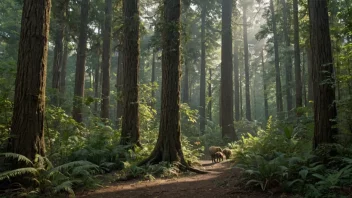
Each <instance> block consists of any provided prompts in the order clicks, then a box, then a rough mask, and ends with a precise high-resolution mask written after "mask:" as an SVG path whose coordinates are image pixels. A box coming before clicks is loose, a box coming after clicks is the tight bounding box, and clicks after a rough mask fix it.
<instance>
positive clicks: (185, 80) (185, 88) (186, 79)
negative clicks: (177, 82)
mask: <svg viewBox="0 0 352 198" xmlns="http://www.w3.org/2000/svg"><path fill="white" fill-rule="evenodd" d="M188 67H189V65H188V60H187V58H185V75H184V76H183V89H182V92H183V94H182V103H187V104H189V69H188Z"/></svg>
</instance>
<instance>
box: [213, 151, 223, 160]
mask: <svg viewBox="0 0 352 198" xmlns="http://www.w3.org/2000/svg"><path fill="white" fill-rule="evenodd" d="M224 158H225V155H224V154H223V153H222V152H220V151H219V152H216V153H215V161H216V162H220V161H224Z"/></svg>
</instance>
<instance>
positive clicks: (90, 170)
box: [72, 164, 100, 175]
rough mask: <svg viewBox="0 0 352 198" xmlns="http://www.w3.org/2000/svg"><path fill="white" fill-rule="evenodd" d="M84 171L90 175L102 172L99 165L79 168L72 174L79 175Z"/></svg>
mask: <svg viewBox="0 0 352 198" xmlns="http://www.w3.org/2000/svg"><path fill="white" fill-rule="evenodd" d="M82 171H87V172H88V173H96V172H99V171H100V168H99V166H98V165H95V164H89V165H83V166H77V167H75V168H74V169H73V170H72V174H73V175H77V174H79V173H80V172H82Z"/></svg>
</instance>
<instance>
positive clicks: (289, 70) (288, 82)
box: [281, 0, 293, 115]
mask: <svg viewBox="0 0 352 198" xmlns="http://www.w3.org/2000/svg"><path fill="white" fill-rule="evenodd" d="M281 1H282V6H283V32H284V40H285V45H286V48H287V49H286V51H285V58H284V64H285V70H286V108H287V115H290V111H291V110H292V107H293V105H292V58H291V52H290V51H288V50H289V49H290V46H291V41H290V37H289V30H290V27H289V24H288V23H289V22H288V17H287V15H288V13H289V8H288V6H287V4H286V0H281Z"/></svg>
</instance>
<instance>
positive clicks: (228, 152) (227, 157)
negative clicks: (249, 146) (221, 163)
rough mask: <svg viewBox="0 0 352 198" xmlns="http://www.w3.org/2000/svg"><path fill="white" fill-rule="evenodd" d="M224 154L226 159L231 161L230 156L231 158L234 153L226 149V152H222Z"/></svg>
mask: <svg viewBox="0 0 352 198" xmlns="http://www.w3.org/2000/svg"><path fill="white" fill-rule="evenodd" d="M222 153H224V154H225V156H226V159H230V156H231V154H232V151H231V150H230V149H228V148H226V149H224V150H223V151H222Z"/></svg>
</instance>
